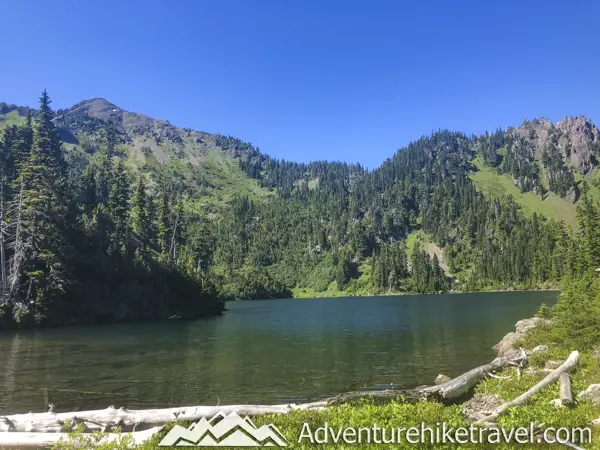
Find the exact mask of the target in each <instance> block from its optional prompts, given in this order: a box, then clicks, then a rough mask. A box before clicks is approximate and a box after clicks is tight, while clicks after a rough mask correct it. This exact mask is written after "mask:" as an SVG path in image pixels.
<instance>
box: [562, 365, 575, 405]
mask: <svg viewBox="0 0 600 450" xmlns="http://www.w3.org/2000/svg"><path fill="white" fill-rule="evenodd" d="M558 382H559V384H560V388H559V391H560V402H561V403H562V404H563V405H565V406H568V405H571V404H572V403H573V392H572V391H571V380H570V378H569V374H568V373H566V372H563V373H561V374H560V377H559V378H558Z"/></svg>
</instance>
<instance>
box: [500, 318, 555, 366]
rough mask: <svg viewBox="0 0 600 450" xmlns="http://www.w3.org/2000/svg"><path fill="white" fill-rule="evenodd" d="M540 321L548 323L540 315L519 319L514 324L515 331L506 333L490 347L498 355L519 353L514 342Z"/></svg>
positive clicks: (509, 356)
mask: <svg viewBox="0 0 600 450" xmlns="http://www.w3.org/2000/svg"><path fill="white" fill-rule="evenodd" d="M542 323H546V324H549V323H550V321H549V320H547V319H542V318H540V317H532V318H531V319H523V320H519V321H518V322H517V323H516V324H515V331H514V332H512V331H511V332H510V333H507V334H506V335H505V336H504V337H503V338H502V340H500V342H498V343H497V344H496V345H494V346H493V347H492V349H493V350H495V351H497V352H498V356H505V357H507V358H514V357H516V356H517V355H518V353H519V350H518V349H516V348H514V346H515V344H516V343H517V342H518V341H520V340H521V339H523V338H524V337H525V336H527V333H529V332H530V331H531V330H533V329H534V328H535V327H537V326H539V325H540V324H542Z"/></svg>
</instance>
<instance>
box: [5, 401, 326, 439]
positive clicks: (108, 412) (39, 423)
mask: <svg viewBox="0 0 600 450" xmlns="http://www.w3.org/2000/svg"><path fill="white" fill-rule="evenodd" d="M326 406H327V402H326V401H320V402H314V403H306V404H302V405H295V404H286V405H229V406H184V407H179V408H164V409H139V410H135V409H131V410H130V409H125V408H119V409H115V408H114V407H108V408H106V409H100V410H95V411H78V412H65V413H56V412H46V413H29V414H13V415H10V416H0V432H2V431H9V432H37V433H59V432H61V431H65V428H67V427H66V426H67V424H70V427H68V428H71V429H72V428H74V427H75V426H76V425H78V424H83V425H84V426H85V428H86V430H88V431H93V430H102V431H110V430H113V429H115V428H116V427H121V429H122V430H123V431H129V430H133V431H135V430H136V429H140V428H147V427H152V426H157V425H164V424H166V423H170V422H174V421H177V420H186V421H197V420H200V419H201V418H202V417H206V418H211V417H213V416H214V415H215V414H217V413H218V412H219V411H220V412H223V413H225V414H229V413H232V412H236V413H238V414H239V415H241V416H257V415H261V414H287V413H289V412H291V411H294V410H311V409H320V408H324V407H326Z"/></svg>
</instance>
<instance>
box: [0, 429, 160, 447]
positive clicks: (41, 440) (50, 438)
mask: <svg viewBox="0 0 600 450" xmlns="http://www.w3.org/2000/svg"><path fill="white" fill-rule="evenodd" d="M162 428H163V427H154V428H150V429H148V430H144V431H135V432H133V433H120V434H115V433H107V434H105V435H103V437H102V441H101V442H103V443H108V442H117V441H119V440H121V439H123V438H124V437H126V436H129V439H131V440H132V443H133V444H136V445H139V444H141V443H143V442H145V441H147V440H148V439H150V438H151V437H152V436H153V435H154V434H156V433H158V432H159V431H160V430H162ZM67 437H68V436H67V435H66V434H65V433H25V432H14V433H0V448H4V447H6V446H8V447H9V448H15V447H18V448H39V447H52V446H54V445H56V444H58V443H59V441H60V440H61V439H63V440H66V439H67ZM82 448H83V447H82Z"/></svg>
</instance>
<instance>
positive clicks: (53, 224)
mask: <svg viewBox="0 0 600 450" xmlns="http://www.w3.org/2000/svg"><path fill="white" fill-rule="evenodd" d="M27 114H28V116H27V118H26V121H25V123H24V124H23V126H16V125H12V126H9V127H7V128H5V129H4V131H3V133H2V139H1V141H0V142H1V144H0V149H1V152H0V156H1V158H0V290H1V293H2V302H1V304H0V321H1V323H2V324H4V325H10V324H18V325H33V324H70V323H81V322H103V321H115V320H135V319H155V318H166V317H169V316H171V315H178V316H186V315H190V316H198V315H202V314H215V313H218V312H220V311H221V310H222V304H221V302H220V301H219V300H218V299H217V295H216V292H215V290H214V288H212V287H211V286H209V285H208V284H203V283H202V281H201V280H200V279H199V277H198V275H197V272H196V270H195V269H196V266H195V262H194V264H193V267H192V266H191V265H190V264H188V263H187V259H186V258H187V255H188V252H189V251H190V250H189V248H190V246H191V245H193V244H189V245H188V246H182V245H179V240H178V239H179V236H180V235H181V234H182V233H183V232H184V231H183V225H182V220H181V219H180V212H179V211H180V206H179V205H180V204H179V203H178V202H179V200H178V199H177V198H174V197H172V195H173V194H172V192H171V191H170V187H169V186H161V187H158V188H157V189H156V190H155V195H154V196H153V197H152V196H150V195H149V192H148V190H147V187H146V176H147V175H146V174H145V173H142V172H140V173H138V174H132V173H129V171H128V170H127V169H126V168H125V165H124V163H123V160H122V159H118V158H115V153H116V151H117V138H116V132H115V130H114V127H113V126H112V125H111V124H110V123H109V124H107V126H106V129H105V141H106V145H105V148H104V149H103V150H102V151H100V152H98V153H97V154H95V155H94V157H93V158H90V159H89V160H88V161H85V163H86V164H85V168H82V167H81V161H77V160H76V159H74V158H73V156H74V155H73V154H72V153H66V152H65V151H64V149H63V148H62V144H61V142H60V140H59V137H58V134H57V130H56V128H55V126H54V123H53V121H52V119H53V116H54V113H53V111H52V109H51V108H50V99H49V97H48V95H47V93H46V92H44V93H43V94H42V96H41V98H40V108H39V111H37V112H36V117H35V119H33V118H32V112H31V111H27ZM82 169H83V170H82ZM173 207H174V208H175V210H174V211H173V210H172V209H171V208H173Z"/></svg>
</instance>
